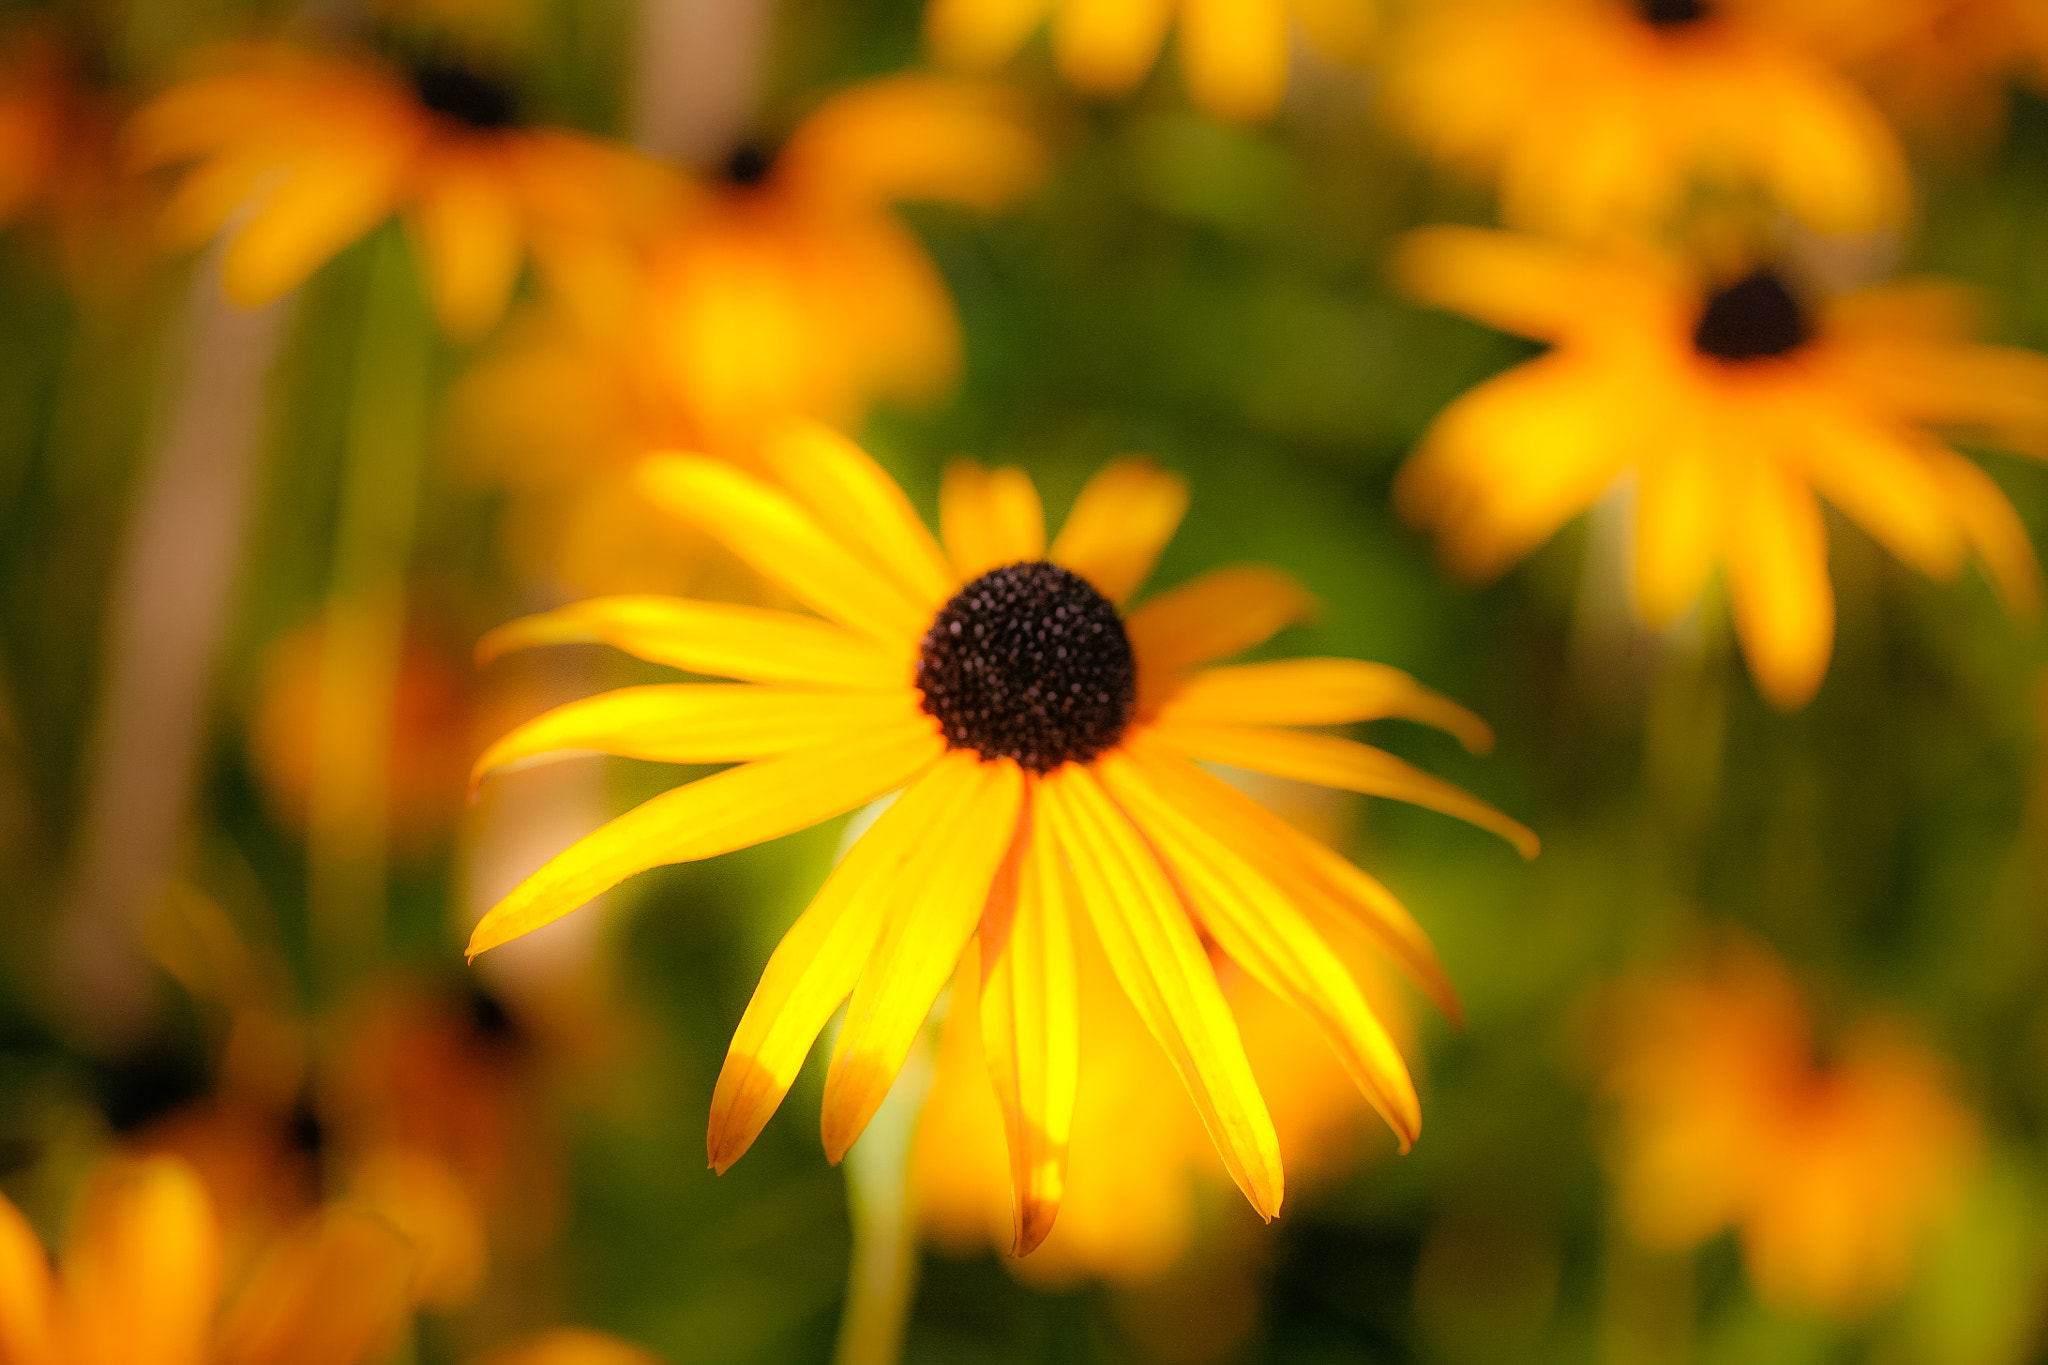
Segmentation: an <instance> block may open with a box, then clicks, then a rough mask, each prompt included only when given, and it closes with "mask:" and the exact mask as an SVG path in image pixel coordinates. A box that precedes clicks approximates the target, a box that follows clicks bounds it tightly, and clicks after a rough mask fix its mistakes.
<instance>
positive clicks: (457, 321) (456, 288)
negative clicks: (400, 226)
mask: <svg viewBox="0 0 2048 1365" xmlns="http://www.w3.org/2000/svg"><path fill="white" fill-rule="evenodd" d="M475 141H476V142H477V144H478V145H475V146H466V147H461V148H459V149H457V148H444V149H443V150H442V152H441V154H439V155H436V156H434V157H432V158H431V159H430V160H429V161H428V162H427V163H426V164H425V165H424V167H423V168H422V173H421V175H420V177H419V185H418V189H417V191H416V195H415V198H414V201H413V206H412V209H411V212H410V214H409V221H410V223H411V226H412V229H413V233H414V235H415V236H416V238H417V239H418V241H419V245H420V248H421V251H422V253H423V254H424V255H425V257H426V263H427V271H426V274H427V284H428V289H429V292H430V293H431V294H432V296H433V300H434V313H435V316H436V317H438V318H439V319H440V321H441V325H442V326H443V327H445V328H446V329H447V330H448V332H449V334H450V335H451V336H454V337H457V338H460V339H463V340H470V339H473V338H475V337H478V336H481V335H482V334H483V333H484V332H485V331H486V330H487V329H488V328H489V327H490V326H491V324H492V323H494V322H496V321H497V320H498V318H499V317H500V316H502V315H503V313H504V311H505V301H506V300H507V299H509V298H510V297H511V296H512V285H513V283H514V282H515V281H517V279H518V278H519V266H520V261H521V258H522V256H523V255H524V252H525V234H524V233H523V232H522V230H521V226H520V221H519V207H518V205H517V204H516V203H514V202H513V198H512V187H511V182H510V176H509V170H510V168H509V165H508V163H507V159H506V156H505V154H504V152H503V150H502V149H501V148H499V147H497V146H495V145H492V144H491V143H490V142H488V141H485V140H482V139H477V140H475Z"/></svg>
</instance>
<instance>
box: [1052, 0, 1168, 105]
mask: <svg viewBox="0 0 2048 1365" xmlns="http://www.w3.org/2000/svg"><path fill="white" fill-rule="evenodd" d="M1170 13H1171V7H1170V6H1169V4H1168V0H1059V3H1057V5H1056V7H1055V8H1054V10H1053V18H1052V49H1053V56H1054V58H1055V59H1056V60H1057V61H1058V63H1059V68H1060V75H1062V76H1064V77H1065V78H1066V79H1067V82H1068V83H1069V84H1071V85H1074V86H1078V87H1079V88H1080V89H1082V90H1086V91H1089V92H1090V93H1092V94H1098V95H1121V94H1123V93H1125V92H1126V91H1128V90H1130V89H1131V88H1132V87H1133V86H1135V85H1136V84H1137V83H1138V82H1139V81H1141V80H1143V79H1144V78H1145V73H1146V72H1147V71H1150V70H1151V69H1152V63H1153V61H1154V60H1155V59H1157V58H1158V56H1159V45H1160V43H1162V42H1163V41H1165V39H1166V21H1167V18H1168V15H1169V14H1170Z"/></svg>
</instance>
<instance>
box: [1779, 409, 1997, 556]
mask: <svg viewBox="0 0 2048 1365" xmlns="http://www.w3.org/2000/svg"><path fill="white" fill-rule="evenodd" d="M1798 439H1799V445H1798V448H1796V449H1793V450H1788V451H1786V452H1785V453H1786V454H1787V455H1788V456H1790V457H1791V458H1793V459H1795V460H1797V461H1798V462H1799V463H1801V464H1803V465H1805V467H1806V470H1807V474H1808V476H1809V477H1810V478H1811V479H1812V480H1813V487H1814V491H1815V492H1817V493H1819V494H1820V495H1821V496H1822V497H1824V498H1826V499H1827V500H1828V501H1829V502H1832V503H1833V504H1834V505H1835V506H1837V507H1839V508H1841V509H1842V511H1843V512H1845V513H1847V514H1848V516H1849V519H1850V520H1852V521H1854V522H1855V523H1856V524H1857V525H1858V526H1861V527H1862V528H1863V529H1864V530H1865V531H1867V532H1869V533H1870V535H1871V537H1872V538H1873V539H1875V540H1876V541H1877V542H1878V543H1879V544H1881V545H1883V546H1884V547H1885V548H1886V549H1888V550H1890V551H1891V552H1892V553H1893V554H1895V555H1897V556H1898V557H1899V558H1900V559H1902V560H1904V561H1905V562H1906V563H1908V564H1910V565H1912V566H1913V567H1914V568H1916V569H1918V570H1919V571H1920V572H1922V573H1924V574H1926V575H1927V576H1928V577H1930V578H1940V579H1947V578H1953V577H1955V575H1956V574H1957V572H1958V571H1960V570H1961V568H1962V563H1963V537H1962V534H1961V530H1960V528H1959V527H1957V526H1956V524H1955V521H1954V519H1953V518H1952V517H1951V516H1950V515H1949V500H1948V498H1947V497H1946V496H1945V490H1944V489H1943V488H1942V484H1941V480H1940V479H1938V478H1937V477H1936V476H1935V474H1934V472H1933V470H1931V469H1929V468H1928V465H1927V460H1926V458H1925V456H1924V454H1923V453H1922V452H1923V450H1924V449H1925V447H1926V446H1928V445H1930V444H1932V442H1931V441H1929V440H1927V439H1925V438H1918V439H1916V438H1914V437H1911V436H1909V435H1906V434H1905V433H1902V432H1892V431H1887V430H1885V429H1884V428H1883V427H1881V426H1879V425H1878V424H1876V423H1875V422H1872V421H1869V420H1868V419H1866V418H1864V417H1863V416H1862V415H1861V414H1860V413H1848V412H1838V411H1822V412H1817V413H1815V414H1813V415H1812V417H1811V418H1810V419H1809V420H1808V421H1807V422H1805V423H1803V424H1802V425H1801V426H1800V427H1799V428H1798Z"/></svg>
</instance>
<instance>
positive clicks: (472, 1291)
mask: <svg viewBox="0 0 2048 1365" xmlns="http://www.w3.org/2000/svg"><path fill="white" fill-rule="evenodd" d="M353 1194H354V1197H355V1200H356V1202H358V1203H359V1204H360V1205H361V1206H362V1207H363V1209H364V1210H365V1211H366V1212H368V1213H370V1214H373V1215H374V1216H375V1217H377V1218H378V1219H380V1220H382V1221H383V1222H384V1223H385V1224H386V1225H387V1226H389V1227H390V1228H391V1230H392V1231H394V1232H396V1233H397V1234H398V1235H399V1237H400V1238H402V1239H403V1241H404V1243H405V1246H406V1250H407V1252H408V1254H409V1266H408V1274H407V1276H406V1279H407V1282H408V1285H409V1287H410V1292H411V1294H412V1296H413V1297H414V1298H416V1299H418V1300H419V1301H420V1302H421V1303H423V1304H428V1305H431V1306H433V1307H436V1308H443V1309H445V1308H455V1307H460V1306H461V1305H463V1304H466V1303H468V1302H469V1301H470V1300H472V1299H473V1298H475V1297H476V1293H477V1290H478V1289H480V1288H481V1287H482V1286H483V1282H484V1275H485V1272H486V1270H487V1269H488V1263H489V1259H490V1252H489V1240H488V1234H487V1233H486V1232H485V1230H484V1215H483V1210H482V1209H480V1208H479V1207H477V1200H476V1195H475V1194H474V1193H472V1192H471V1190H470V1188H469V1186H468V1185H467V1184H466V1183H465V1182H464V1179H463V1177H462V1176H461V1175H459V1174H457V1172H456V1171H455V1170H454V1169H452V1168H451V1167H450V1166H449V1164H448V1162H446V1161H444V1160H443V1159H442V1158H440V1157H439V1156H436V1155H434V1154H432V1153H429V1152H423V1151H420V1150H418V1149H417V1148H411V1147H404V1146H400V1145H398V1144H395V1143H393V1144H388V1145H386V1146H383V1147H381V1148H379V1149H378V1150H376V1151H374V1152H372V1153H370V1154H369V1155H368V1156H365V1157H364V1158H362V1160H361V1161H360V1162H358V1163H357V1165H356V1169H355V1173H354V1181H353Z"/></svg>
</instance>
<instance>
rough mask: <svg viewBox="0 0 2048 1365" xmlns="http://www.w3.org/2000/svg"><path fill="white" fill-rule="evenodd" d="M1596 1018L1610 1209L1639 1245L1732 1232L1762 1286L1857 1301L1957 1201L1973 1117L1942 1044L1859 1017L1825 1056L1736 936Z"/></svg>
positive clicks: (1905, 1265) (1853, 1309)
mask: <svg viewBox="0 0 2048 1365" xmlns="http://www.w3.org/2000/svg"><path fill="white" fill-rule="evenodd" d="M1610 1009H1611V1010H1612V1013H1611V1014H1610V1015H1609V1016H1608V1017H1607V1018H1606V1019H1605V1020H1604V1021H1603V1022H1604V1025H1605V1027H1604V1030H1603V1031H1604V1032H1605V1034H1606V1035H1607V1036H1609V1037H1612V1038H1615V1039H1617V1040H1619V1041H1618V1042H1617V1043H1616V1044H1615V1045H1614V1047H1613V1048H1612V1049H1611V1051H1610V1054H1609V1056H1608V1057H1607V1058H1606V1059H1605V1070H1604V1085H1605V1088H1606V1090H1607V1093H1608V1094H1609V1096H1610V1097H1611V1098H1612V1099H1613V1101H1614V1102H1615V1104H1616V1109H1617V1114H1616V1118H1617V1120H1618V1127H1617V1131H1616V1133H1615V1138H1616V1141H1615V1143H1614V1146H1613V1150H1612V1153H1611V1155H1612V1157H1613V1161H1614V1164H1615V1167H1616V1176H1617V1179H1618V1180H1619V1182H1620V1185H1621V1194H1622V1213H1623V1216H1624V1218H1625V1220H1626V1222H1627V1225H1628V1227H1629V1230H1630V1232H1631V1234H1632V1235H1633V1236H1634V1237H1636V1238H1637V1239H1638V1240H1639V1241H1641V1242H1642V1243H1643V1244H1645V1245H1647V1246H1652V1247H1660V1248H1671V1249H1677V1248H1683V1247H1688V1246H1692V1245H1695V1244H1697V1243H1698V1242H1700V1241H1703V1240H1705V1239H1706V1238H1708V1237H1710V1236H1713V1235H1714V1234H1716V1233H1718V1232H1720V1231H1722V1230H1723V1229H1726V1228H1731V1227H1732V1228H1736V1229H1738V1230H1739V1231H1740V1233H1741V1236H1742V1243H1743V1253H1744V1258H1745V1260H1746V1262H1747V1264H1748V1267H1749V1274H1750V1278H1751V1279H1752V1280H1753V1281H1754V1282H1755V1284H1756V1287H1757V1290H1758V1292H1759V1293H1760V1294H1761V1295H1762V1296H1763V1297H1764V1298H1766V1299H1767V1300H1769V1301H1770V1302H1772V1303H1774V1304H1777V1305H1779V1306H1782V1307H1788V1308H1798V1309H1805V1310H1810V1311H1816V1312H1821V1313H1825V1314H1828V1315H1830V1316H1834V1317H1840V1318H1853V1317H1857V1316H1861V1315H1863V1314H1865V1313H1867V1312H1869V1311H1870V1310H1872V1309H1874V1308H1876V1307H1878V1306H1880V1305H1881V1304H1883V1303H1884V1302H1885V1301H1886V1300H1887V1299H1889V1298H1891V1297H1892V1296H1893V1295H1895V1294H1896V1293H1897V1292H1898V1291H1899V1290H1900V1289H1901V1288H1902V1287H1903V1286H1904V1285H1905V1283H1906V1281H1907V1279H1908V1277H1909V1275H1910V1273H1911V1268H1912V1260H1913V1250H1914V1245H1915V1243H1916V1241H1917V1240H1918V1238H1919V1237H1920V1236H1921V1235H1922V1234H1923V1233H1924V1232H1925V1231H1926V1230H1927V1229H1928V1228H1929V1227H1931V1226H1932V1225H1933V1224H1934V1223H1936V1222H1937V1221H1938V1220H1939V1219H1940V1218H1941V1217H1942V1216H1943V1215H1944V1214H1945V1213H1946V1212H1947V1211H1948V1209H1949V1208H1950V1207H1951V1206H1952V1205H1953V1202H1954V1199H1955V1197H1956V1195H1957V1194H1958V1193H1959V1187H1960V1184H1961V1179H1962V1176H1963V1175H1964V1173H1965V1170H1966V1168H1967V1166H1968V1165H1969V1163H1970V1160H1971V1157H1972V1154H1973V1151H1974V1148H1975V1140H1976V1129H1975V1125H1974V1123H1973V1122H1972V1120H1971V1118H1970V1116H1969V1115H1968V1114H1967V1113H1966V1112H1964V1111H1963V1110H1962V1109H1961V1108H1960V1107H1959V1106H1958V1105H1957V1103H1956V1101H1955V1100H1954V1099H1953V1098H1952V1097H1951V1095H1950V1092H1949V1088H1948V1084H1947V1079H1946V1075H1945V1068H1944V1066H1943V1065H1942V1063H1941V1060H1940V1059H1939V1058H1937V1057H1935V1056H1934V1055H1933V1054H1931V1053H1929V1052H1928V1051H1927V1050H1926V1049H1925V1048H1924V1047H1922V1046H1920V1045H1919V1044H1918V1043H1916V1042H1914V1041H1912V1040H1911V1039H1910V1038H1909V1037H1907V1036H1906V1035H1905V1034H1904V1033H1903V1032H1902V1031H1901V1030H1899V1029H1898V1028H1896V1027H1891V1026H1885V1025H1880V1024H1865V1025H1864V1026H1862V1027H1860V1028H1858V1029H1857V1030H1855V1031H1854V1032H1852V1033H1851V1034H1850V1035H1849V1036H1847V1037H1846V1038H1845V1039H1844V1040H1843V1041H1842V1045H1841V1046H1840V1047H1839V1048H1838V1049H1837V1050H1836V1056H1837V1059H1836V1060H1835V1061H1834V1062H1833V1063H1832V1064H1831V1065H1830V1066H1828V1067H1825V1068H1818V1067H1816V1066H1815V1065H1814V1063H1813V1058H1812V1055H1811V1046H1812V1045H1811V1042H1810V1040H1809V1038H1808V1034H1807V1023H1806V1016H1805V1011H1804V1009H1803V1008H1802V1006H1801V1004H1800V1001H1799V996H1798V993H1797V991H1796V990H1795V988H1794V987H1793V985H1792V983H1791V982H1790V981H1789V980H1788V979H1787V978H1786V976H1785V973H1784V970H1783V968H1782V967H1780V966H1779V965H1778V964H1777V963H1776V962H1774V961H1772V960H1771V959H1770V958H1769V957H1767V956H1765V955H1764V954H1763V953H1761V952H1760V951H1758V950H1755V949H1753V948H1748V947H1737V948H1734V949H1730V950H1727V951H1724V952H1722V953H1721V954H1720V955H1718V956H1717V957H1716V958H1714V959H1712V960H1710V961H1708V962H1706V963H1704V964H1700V965H1697V966H1695V967H1693V968H1690V969H1687V970H1683V971H1676V972H1670V973H1664V974H1660V975H1656V976H1649V977H1645V978H1641V979H1638V980H1634V981H1630V982H1628V983H1626V984H1624V985H1623V986H1622V987H1621V988H1620V989H1619V990H1618V991H1617V992H1616V993H1615V996H1614V998H1613V999H1612V1000H1611V1001H1610Z"/></svg>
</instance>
